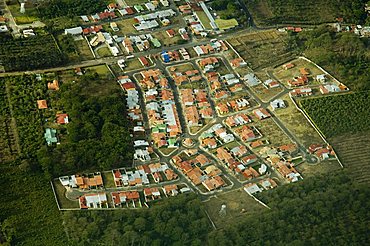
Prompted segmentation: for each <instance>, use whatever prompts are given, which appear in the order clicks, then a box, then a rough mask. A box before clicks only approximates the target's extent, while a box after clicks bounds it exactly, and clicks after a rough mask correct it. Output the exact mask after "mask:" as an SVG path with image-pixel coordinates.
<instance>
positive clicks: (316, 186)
mask: <svg viewBox="0 0 370 246" xmlns="http://www.w3.org/2000/svg"><path fill="white" fill-rule="evenodd" d="M369 196H370V190H369V189H368V187H366V186H361V185H356V184H354V183H352V182H351V180H350V179H348V178H347V176H346V175H345V174H344V173H335V174H334V175H326V176H321V177H315V178H310V179H306V180H304V181H302V182H299V183H296V184H291V185H287V186H282V187H279V188H277V189H276V190H272V191H269V192H264V193H261V195H260V196H259V198H260V199H262V200H263V201H265V202H267V204H268V205H269V206H271V208H272V209H271V210H270V211H269V212H266V213H262V214H258V215H256V216H251V217H247V218H245V219H244V220H242V221H238V222H236V223H235V225H233V226H231V227H230V228H227V229H224V230H218V231H213V232H212V233H210V234H209V236H208V239H209V245H335V244H337V245H365V244H367V242H368V228H369V226H370V219H369V218H370V212H369V211H370V210H369V209H370V201H369V199H368V198H369Z"/></svg>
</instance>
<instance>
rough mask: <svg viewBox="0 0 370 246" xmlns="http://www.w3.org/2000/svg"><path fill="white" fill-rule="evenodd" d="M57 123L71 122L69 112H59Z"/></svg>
mask: <svg viewBox="0 0 370 246" xmlns="http://www.w3.org/2000/svg"><path fill="white" fill-rule="evenodd" d="M57 123H58V124H59V125H64V124H68V123H69V119H68V114H57Z"/></svg>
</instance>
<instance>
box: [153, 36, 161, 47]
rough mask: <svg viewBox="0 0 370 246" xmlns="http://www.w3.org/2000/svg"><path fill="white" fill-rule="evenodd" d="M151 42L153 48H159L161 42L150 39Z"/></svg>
mask: <svg viewBox="0 0 370 246" xmlns="http://www.w3.org/2000/svg"><path fill="white" fill-rule="evenodd" d="M151 41H152V43H153V45H154V47H156V48H159V47H161V42H159V40H158V39H157V38H152V40H151Z"/></svg>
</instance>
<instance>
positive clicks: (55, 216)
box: [0, 161, 71, 246]
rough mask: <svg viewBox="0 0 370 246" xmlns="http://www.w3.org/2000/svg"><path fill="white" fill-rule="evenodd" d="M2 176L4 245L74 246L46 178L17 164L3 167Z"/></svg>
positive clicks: (0, 226)
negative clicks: (67, 236) (67, 235)
mask: <svg viewBox="0 0 370 246" xmlns="http://www.w3.org/2000/svg"><path fill="white" fill-rule="evenodd" d="M8 165H9V166H8ZM0 173H1V178H0V189H1V196H0V234H1V231H2V232H3V234H4V236H5V238H6V240H7V243H8V244H5V245H50V246H51V245H71V244H69V243H67V238H66V235H65V232H64V228H63V225H62V218H61V217H60V212H59V210H58V209H57V206H56V203H55V199H54V196H53V193H52V190H51V188H50V183H49V181H48V180H47V179H46V177H45V176H44V174H42V173H38V172H34V171H32V170H30V169H28V168H27V167H26V166H24V165H23V164H22V163H21V162H17V161H16V162H12V163H8V164H7V165H5V163H2V164H1V166H0ZM0 238H1V236H0ZM0 242H1V239H0Z"/></svg>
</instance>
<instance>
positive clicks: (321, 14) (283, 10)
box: [244, 0, 364, 26]
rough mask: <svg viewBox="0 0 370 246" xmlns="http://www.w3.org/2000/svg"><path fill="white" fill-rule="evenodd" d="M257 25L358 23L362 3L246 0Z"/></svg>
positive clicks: (358, 0)
mask: <svg viewBox="0 0 370 246" xmlns="http://www.w3.org/2000/svg"><path fill="white" fill-rule="evenodd" d="M244 2H245V3H246V4H247V7H248V10H249V12H250V13H251V14H252V17H253V19H254V21H255V23H256V24H257V25H267V26H268V25H276V24H277V23H278V24H288V23H294V24H319V23H324V22H334V21H335V18H337V17H344V19H345V21H347V22H354V23H357V22H358V20H360V18H361V13H362V3H363V2H364V1H362V2H361V0H350V1H336V0H321V1H316V0H306V1H300V0H288V1H284V0H255V1H250V0H244Z"/></svg>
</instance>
